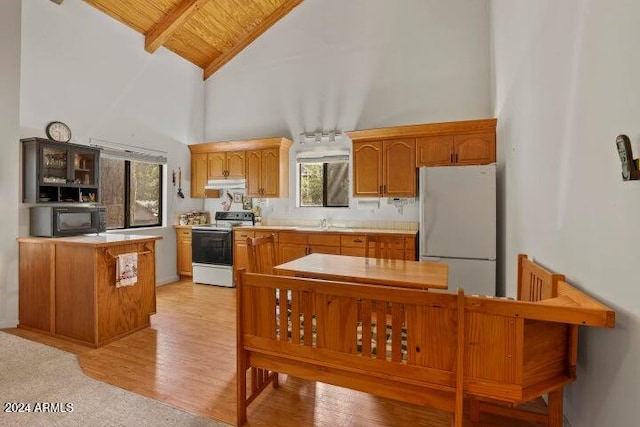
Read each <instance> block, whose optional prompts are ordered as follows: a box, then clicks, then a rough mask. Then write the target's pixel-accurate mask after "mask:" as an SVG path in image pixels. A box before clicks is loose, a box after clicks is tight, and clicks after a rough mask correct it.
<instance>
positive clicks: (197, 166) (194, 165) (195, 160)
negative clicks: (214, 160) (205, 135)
mask: <svg viewBox="0 0 640 427" xmlns="http://www.w3.org/2000/svg"><path fill="white" fill-rule="evenodd" d="M205 185H207V154H206V153H194V154H192V155H191V197H193V198H199V197H206V191H205V189H204V186H205Z"/></svg>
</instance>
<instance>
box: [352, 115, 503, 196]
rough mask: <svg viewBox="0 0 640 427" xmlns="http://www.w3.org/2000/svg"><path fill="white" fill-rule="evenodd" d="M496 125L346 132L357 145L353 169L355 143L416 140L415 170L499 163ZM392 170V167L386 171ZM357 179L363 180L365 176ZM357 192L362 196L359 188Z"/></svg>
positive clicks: (491, 122)
mask: <svg viewBox="0 0 640 427" xmlns="http://www.w3.org/2000/svg"><path fill="white" fill-rule="evenodd" d="M496 124H497V120H496V119H481V120H466V121H459V122H443V123H429V124H420V125H407V126H394V127H388V128H378V129H368V130H358V131H352V132H347V135H349V137H350V138H351V140H352V141H353V144H354V170H355V169H356V165H355V161H356V158H355V146H356V144H365V143H374V142H380V141H385V142H387V141H391V140H394V141H402V140H405V141H408V140H411V139H414V140H415V157H414V161H415V166H416V167H421V166H457V165H483V164H489V163H494V162H495V161H496ZM399 151H401V150H399ZM399 156H401V155H400V154H399ZM404 160H407V159H406V158H405V159H404ZM405 164H406V163H405ZM391 170H392V169H391V166H390V167H389V169H387V170H385V172H390V171H391ZM354 177H355V175H354ZM358 177H364V174H363V173H361V174H359V175H358ZM384 179H385V178H384V177H383V178H382V180H384ZM363 182H364V181H363ZM396 182H402V181H400V180H399V181H396ZM387 185H388V183H387ZM354 188H355V187H354ZM399 190H400V191H399V192H398V193H397V196H399V197H403V196H406V194H401V193H403V191H402V190H405V189H402V188H401V189H399ZM355 193H356V195H359V194H357V189H356V190H355ZM361 195H365V194H361ZM367 195H368V194H367ZM389 195H391V194H389Z"/></svg>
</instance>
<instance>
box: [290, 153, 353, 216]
mask: <svg viewBox="0 0 640 427" xmlns="http://www.w3.org/2000/svg"><path fill="white" fill-rule="evenodd" d="M321 159H322V157H319V158H318V160H317V161H300V160H296V201H297V207H299V208H349V207H350V204H351V197H350V188H351V162H350V161H349V158H348V157H347V158H346V159H344V160H341V161H339V162H344V163H346V165H347V180H348V185H347V204H346V205H328V204H327V203H328V202H327V198H328V192H327V190H328V182H327V170H328V165H329V163H334V162H331V161H326V162H323V161H322V160H321ZM304 163H322V206H307V205H303V204H302V194H301V191H302V165H303V164H304Z"/></svg>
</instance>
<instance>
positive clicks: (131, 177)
mask: <svg viewBox="0 0 640 427" xmlns="http://www.w3.org/2000/svg"><path fill="white" fill-rule="evenodd" d="M128 154H129V153H128V152H124V154H122V155H118V154H113V153H112V152H109V154H104V153H103V156H102V157H101V159H100V194H101V202H102V204H103V205H104V206H106V208H107V229H108V230H112V229H122V228H135V227H150V226H161V225H162V175H163V173H162V169H163V167H162V164H161V163H159V162H157V161H145V160H137V159H135V158H131V156H130V155H128Z"/></svg>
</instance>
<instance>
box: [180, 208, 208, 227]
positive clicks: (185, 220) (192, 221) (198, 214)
mask: <svg viewBox="0 0 640 427" xmlns="http://www.w3.org/2000/svg"><path fill="white" fill-rule="evenodd" d="M208 222H209V214H208V213H207V212H204V211H194V212H186V213H183V214H180V216H179V217H178V224H180V225H198V224H206V223H208Z"/></svg>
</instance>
